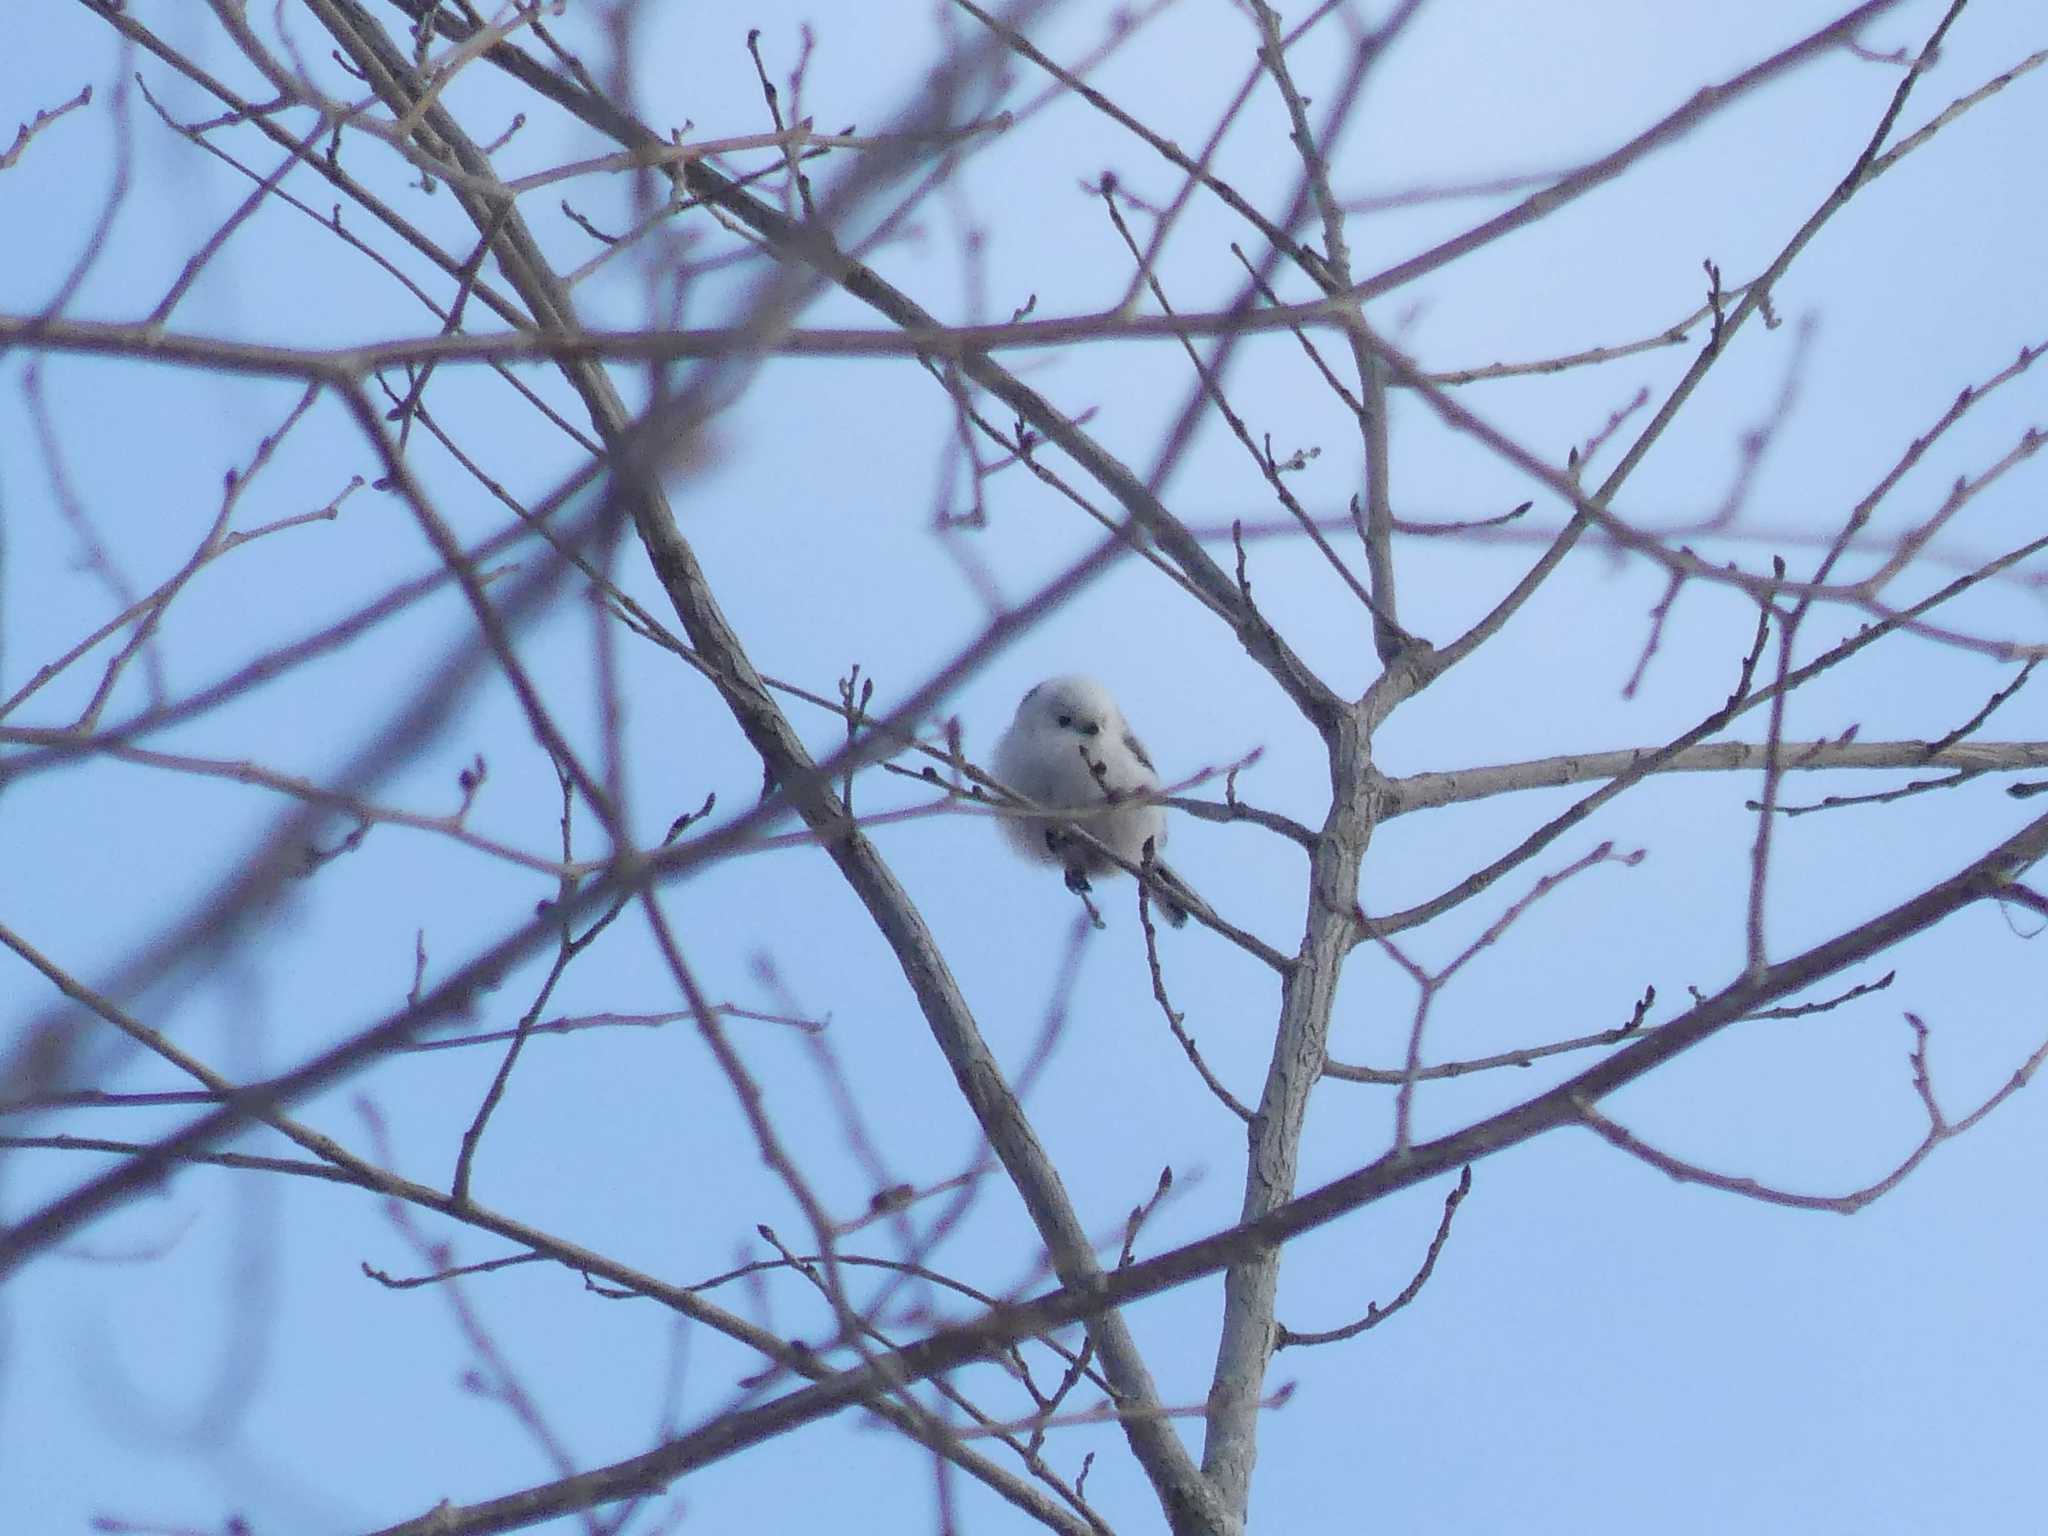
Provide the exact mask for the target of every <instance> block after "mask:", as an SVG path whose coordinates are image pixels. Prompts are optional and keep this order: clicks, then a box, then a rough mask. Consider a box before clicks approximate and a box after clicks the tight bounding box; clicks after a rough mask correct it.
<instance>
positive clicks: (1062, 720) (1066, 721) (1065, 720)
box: [1060, 715, 1074, 725]
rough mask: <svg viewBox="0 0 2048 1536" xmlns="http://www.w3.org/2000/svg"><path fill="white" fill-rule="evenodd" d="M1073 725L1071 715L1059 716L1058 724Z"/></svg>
mask: <svg viewBox="0 0 2048 1536" xmlns="http://www.w3.org/2000/svg"><path fill="white" fill-rule="evenodd" d="M1073 723H1074V717H1073V716H1072V715H1061V716H1060V724H1061V725H1072V724H1073Z"/></svg>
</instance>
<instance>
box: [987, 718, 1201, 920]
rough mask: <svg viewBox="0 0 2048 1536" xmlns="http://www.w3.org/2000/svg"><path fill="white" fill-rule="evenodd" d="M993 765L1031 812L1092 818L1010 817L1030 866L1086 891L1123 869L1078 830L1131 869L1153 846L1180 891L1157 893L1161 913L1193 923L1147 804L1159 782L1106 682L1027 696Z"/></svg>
mask: <svg viewBox="0 0 2048 1536" xmlns="http://www.w3.org/2000/svg"><path fill="white" fill-rule="evenodd" d="M994 767H995V775H996V777H997V778H998V779H1000V780H1001V781H1002V783H1003V785H1004V786H1005V787H1006V788H1009V789H1013V790H1015V791H1016V792H1017V793H1018V794H1020V795H1022V796H1023V797H1024V798H1025V799H1027V800H1029V801H1031V802H1032V803H1033V804H1034V805H1039V806H1043V807H1044V808H1045V809H1047V810H1083V809H1089V810H1092V814H1089V815H1086V816H1077V817H1075V818H1074V819H1073V820H1072V821H1052V820H1049V819H1047V818H1046V817H1043V816H1026V815H1021V814H1019V815H1007V816H1004V817H1003V818H1002V827H1003V834H1004V836H1006V837H1008V838H1009V840H1010V841H1011V843H1013V844H1014V845H1015V846H1016V849H1017V851H1018V852H1019V853H1021V854H1023V855H1024V857H1025V858H1027V859H1036V860H1037V861H1039V862H1040V863H1043V864H1058V865H1060V866H1062V867H1063V868H1064V869H1065V870H1066V872H1067V888H1068V889H1069V890H1072V891H1086V890H1087V889H1088V888H1089V886H1088V877H1089V876H1090V875H1099V874H1104V873H1107V872H1109V871H1113V870H1115V869H1116V868H1117V866H1116V865H1115V864H1113V863H1111V862H1110V861H1109V860H1108V859H1106V858H1104V857H1103V856H1102V853H1101V850H1100V849H1096V848H1091V847H1090V846H1089V845H1088V844H1087V842H1086V841H1085V840H1083V839H1082V838H1080V837H1078V836H1076V835H1075V830H1074V829H1075V828H1076V827H1082V828H1086V830H1087V832H1088V835H1089V836H1090V837H1093V838H1094V839H1095V840H1096V841H1097V842H1099V843H1101V844H1102V845H1103V847H1105V848H1110V849H1113V850H1114V851H1115V852H1116V853H1117V854H1118V855H1119V856H1120V857H1122V858H1124V859H1127V860H1129V861H1130V862H1131V863H1132V864H1143V863H1144V861H1145V845H1146V843H1148V842H1149V843H1151V845H1152V853H1153V858H1154V861H1155V863H1154V869H1155V872H1156V873H1157V874H1158V876H1159V879H1160V880H1161V881H1162V882H1163V883H1164V884H1165V885H1166V886H1167V887H1169V888H1170V890H1171V891H1172V892H1174V894H1173V895H1167V894H1165V893H1162V892H1159V891H1158V889H1157V887H1155V888H1154V894H1155V896H1156V897H1157V899H1158V902H1159V907H1160V910H1161V911H1163V912H1164V913H1165V914H1166V919H1167V921H1168V922H1170V923H1172V924H1173V925H1174V927H1176V928H1178V927H1180V926H1181V924H1183V923H1185V922H1186V921H1187V920H1188V907H1189V905H1190V904H1191V903H1193V902H1194V896H1193V893H1192V892H1190V891H1188V888H1187V886H1186V885H1185V884H1184V883H1183V882H1182V881H1181V879H1180V877H1179V876H1178V875H1175V874H1174V873H1173V872H1172V871H1171V870H1169V869H1168V868H1167V867H1166V866H1165V865H1164V864H1163V863H1158V862H1157V860H1158V855H1159V851H1160V850H1161V849H1162V848H1164V847H1165V846H1166V808H1165V807H1164V806H1162V805H1159V804H1157V803H1156V802H1153V801H1151V800H1148V799H1146V798H1144V797H1146V796H1149V795H1151V794H1153V793H1155V792H1157V790H1158V788H1159V775H1158V773H1157V772H1156V771H1155V770H1154V769H1153V767H1152V759H1151V758H1149V757H1147V756H1146V755H1145V748H1144V746H1143V744H1142V743H1140V742H1139V740H1138V738H1137V737H1136V736H1134V735H1132V734H1131V728H1130V727H1129V726H1128V725H1126V724H1124V717H1123V711H1121V710H1120V709H1118V708H1117V707H1116V700H1115V699H1113V698H1111V697H1110V696H1109V690H1108V689H1107V688H1105V687H1103V686H1102V684H1100V683H1098V682H1096V681H1095V679H1093V678H1092V677H1051V678H1047V679H1046V680H1045V681H1044V682H1042V683H1040V684H1039V685H1038V686H1037V687H1036V688H1033V689H1032V690H1031V691H1030V692H1029V693H1027V694H1025V695H1024V702H1023V703H1021V704H1019V705H1018V706H1017V718H1016V719H1015V720H1012V721H1011V722H1010V728H1009V729H1008V730H1007V731H1005V732H1003V739H1002V740H1001V741H999V742H997V743H996V755H995V763H994Z"/></svg>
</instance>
